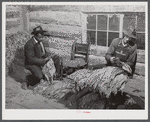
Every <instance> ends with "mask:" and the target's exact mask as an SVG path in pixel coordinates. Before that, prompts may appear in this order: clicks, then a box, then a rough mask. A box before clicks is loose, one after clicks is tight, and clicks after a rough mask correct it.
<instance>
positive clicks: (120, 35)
mask: <svg viewBox="0 0 150 122" xmlns="http://www.w3.org/2000/svg"><path fill="white" fill-rule="evenodd" d="M84 14H86V21H87V17H88V15H96V29H87V24H86V27H85V32H86V33H87V31H95V46H99V45H97V32H98V31H100V32H106V33H107V37H106V47H108V39H109V38H108V37H109V32H115V33H119V37H118V38H122V32H123V17H124V14H110V13H109V14H107V13H106V14H102V13H88V14H87V13H84ZM98 15H105V16H107V30H98V29H97V24H98ZM110 15H111V16H113V15H116V16H119V30H118V31H113V30H109V18H110Z"/></svg>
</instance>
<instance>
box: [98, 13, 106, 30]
mask: <svg viewBox="0 0 150 122" xmlns="http://www.w3.org/2000/svg"><path fill="white" fill-rule="evenodd" d="M97 24H98V25H97V29H98V30H107V15H98V22H97Z"/></svg>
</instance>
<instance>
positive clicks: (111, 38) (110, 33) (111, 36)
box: [108, 32, 119, 46]
mask: <svg viewBox="0 0 150 122" xmlns="http://www.w3.org/2000/svg"><path fill="white" fill-rule="evenodd" d="M115 38H119V33H114V32H109V33H108V46H110V44H111V42H112V40H113V39H115Z"/></svg>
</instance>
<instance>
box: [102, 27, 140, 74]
mask: <svg viewBox="0 0 150 122" xmlns="http://www.w3.org/2000/svg"><path fill="white" fill-rule="evenodd" d="M135 43H136V31H135V29H132V28H127V29H126V30H124V33H123V38H121V39H120V38H116V39H114V40H113V41H112V43H111V44H110V46H109V49H108V51H107V53H106V55H105V59H106V61H107V64H108V65H112V66H118V67H122V65H123V63H124V64H127V66H129V67H130V68H131V76H132V75H133V73H134V70H135V64H136V58H137V45H136V44H135ZM121 62H123V63H121Z"/></svg>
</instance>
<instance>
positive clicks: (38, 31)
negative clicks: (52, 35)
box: [31, 26, 47, 35]
mask: <svg viewBox="0 0 150 122" xmlns="http://www.w3.org/2000/svg"><path fill="white" fill-rule="evenodd" d="M44 32H47V31H45V30H43V28H42V27H41V26H37V27H35V28H34V29H33V32H32V33H31V34H33V35H34V34H37V33H40V34H42V35H44Z"/></svg>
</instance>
